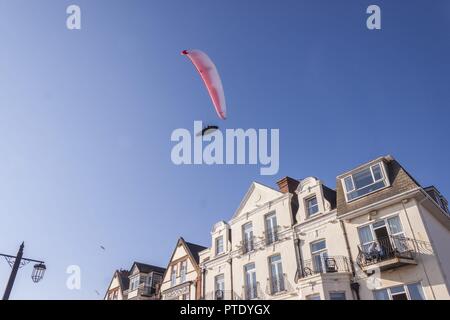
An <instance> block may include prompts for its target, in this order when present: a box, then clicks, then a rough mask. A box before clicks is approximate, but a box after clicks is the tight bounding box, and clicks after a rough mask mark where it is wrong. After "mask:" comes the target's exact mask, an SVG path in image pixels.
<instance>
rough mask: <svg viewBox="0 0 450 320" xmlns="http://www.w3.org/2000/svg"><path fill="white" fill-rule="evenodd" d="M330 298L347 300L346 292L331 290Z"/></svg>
mask: <svg viewBox="0 0 450 320" xmlns="http://www.w3.org/2000/svg"><path fill="white" fill-rule="evenodd" d="M330 300H347V299H346V298H345V292H344V291H342V292H330Z"/></svg>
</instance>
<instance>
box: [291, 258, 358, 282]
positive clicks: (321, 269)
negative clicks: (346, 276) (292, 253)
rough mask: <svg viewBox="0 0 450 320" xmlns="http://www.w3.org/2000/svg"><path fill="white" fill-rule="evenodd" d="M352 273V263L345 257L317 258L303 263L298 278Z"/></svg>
mask: <svg viewBox="0 0 450 320" xmlns="http://www.w3.org/2000/svg"><path fill="white" fill-rule="evenodd" d="M336 272H350V262H349V261H348V259H347V257H344V256H331V257H317V258H316V259H311V260H305V261H303V266H302V268H300V270H299V271H298V273H297V277H298V278H300V279H301V278H306V277H310V276H313V275H316V274H323V273H336Z"/></svg>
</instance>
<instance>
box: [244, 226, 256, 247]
mask: <svg viewBox="0 0 450 320" xmlns="http://www.w3.org/2000/svg"><path fill="white" fill-rule="evenodd" d="M246 226H251V228H250V231H248V232H247V231H246V230H245V229H246ZM247 234H249V236H248V237H247ZM254 235H255V234H254V231H253V223H252V222H247V223H246V224H244V225H243V226H242V243H243V245H244V247H245V251H246V253H249V252H252V251H254V250H255V239H254ZM247 238H248V239H247ZM246 240H248V241H247V242H246Z"/></svg>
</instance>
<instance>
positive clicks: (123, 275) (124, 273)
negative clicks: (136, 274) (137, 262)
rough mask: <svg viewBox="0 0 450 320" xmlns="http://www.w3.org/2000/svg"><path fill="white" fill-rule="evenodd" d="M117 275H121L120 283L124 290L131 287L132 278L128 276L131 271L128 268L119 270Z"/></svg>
mask: <svg viewBox="0 0 450 320" xmlns="http://www.w3.org/2000/svg"><path fill="white" fill-rule="evenodd" d="M117 275H118V276H119V283H120V288H121V289H122V292H123V291H125V290H128V288H129V287H130V279H129V278H128V276H129V275H130V272H129V271H128V270H120V271H119V270H118V271H117Z"/></svg>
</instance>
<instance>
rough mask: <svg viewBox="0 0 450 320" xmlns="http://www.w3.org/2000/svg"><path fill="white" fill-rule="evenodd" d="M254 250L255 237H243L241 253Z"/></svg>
mask: <svg viewBox="0 0 450 320" xmlns="http://www.w3.org/2000/svg"><path fill="white" fill-rule="evenodd" d="M253 250H255V237H252V238H249V239H244V241H242V254H246V253H249V252H252V251H253Z"/></svg>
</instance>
